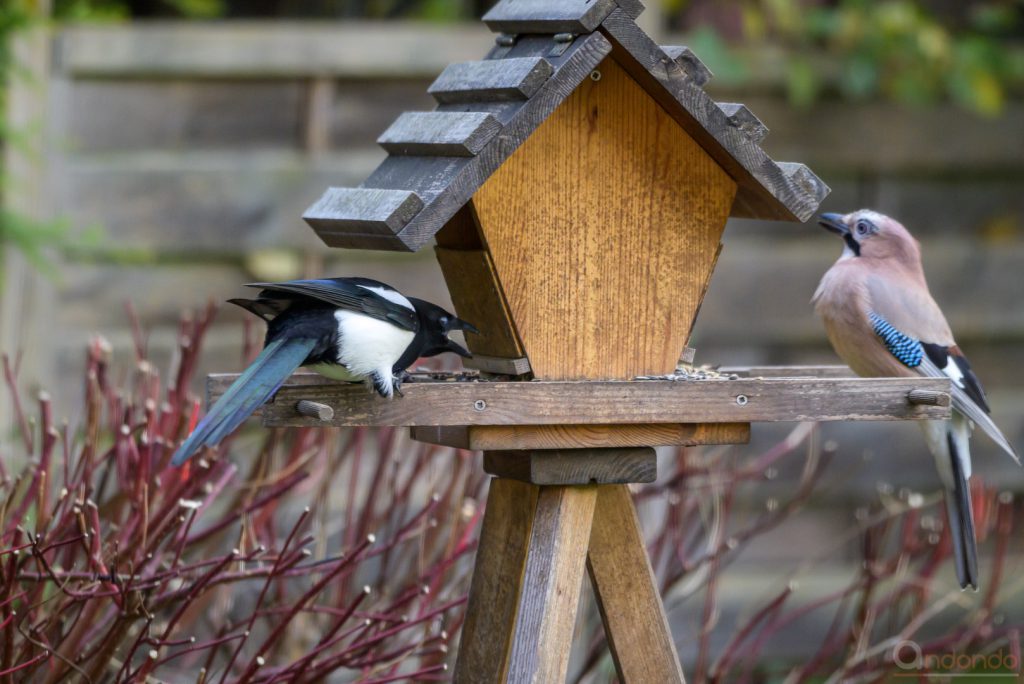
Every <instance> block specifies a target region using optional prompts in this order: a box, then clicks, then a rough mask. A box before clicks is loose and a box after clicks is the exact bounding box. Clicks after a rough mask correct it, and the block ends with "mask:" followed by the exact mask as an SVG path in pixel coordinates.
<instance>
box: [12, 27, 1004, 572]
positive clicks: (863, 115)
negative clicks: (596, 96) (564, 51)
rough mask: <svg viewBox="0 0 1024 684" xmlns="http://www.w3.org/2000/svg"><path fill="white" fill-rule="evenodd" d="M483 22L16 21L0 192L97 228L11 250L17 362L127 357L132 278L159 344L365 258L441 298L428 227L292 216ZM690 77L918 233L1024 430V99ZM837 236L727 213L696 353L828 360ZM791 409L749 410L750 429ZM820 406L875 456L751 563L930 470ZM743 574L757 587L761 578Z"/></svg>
mask: <svg viewBox="0 0 1024 684" xmlns="http://www.w3.org/2000/svg"><path fill="white" fill-rule="evenodd" d="M492 40H493V37H492V36H491V34H489V33H488V32H487V30H486V29H485V28H484V27H483V26H480V25H476V24H473V25H465V26H462V25H455V26H443V27H440V26H423V25H412V24H352V23H350V24H338V25H334V24H326V23H319V24H289V23H272V24H270V23H264V24H256V23H222V24H216V25H196V24H136V25H121V26H109V27H96V26H82V27H67V28H61V29H59V30H57V31H56V33H54V34H53V35H51V36H49V37H46V36H42V34H40V35H39V36H37V37H36V39H35V40H34V42H30V43H26V48H27V51H26V52H24V53H23V54H24V55H25V56H26V57H33V56H34V59H35V62H34V64H35V67H34V70H33V76H32V80H31V81H30V82H24V83H22V84H21V85H19V86H18V87H16V88H15V90H14V93H13V94H14V96H15V102H14V107H13V108H12V113H13V114H14V116H16V117H17V118H18V121H19V122H20V123H19V125H22V126H25V125H31V130H32V131H35V132H36V139H37V141H38V142H40V144H41V149H42V151H41V152H40V153H39V154H38V156H36V157H34V158H32V159H29V160H27V161H26V160H24V159H22V160H20V161H18V162H17V163H18V164H20V166H15V167H14V168H13V169H12V170H15V171H18V172H19V173H20V174H21V178H22V181H24V183H26V185H22V186H17V185H16V186H12V190H11V193H10V194H9V195H8V197H7V200H6V201H7V202H8V204H9V205H10V206H12V207H14V208H17V209H19V210H22V211H25V212H27V213H31V214H34V215H36V216H39V217H41V218H56V217H60V218H62V219H63V220H65V221H67V222H68V223H69V225H70V226H72V227H73V228H75V229H85V228H88V227H91V226H97V227H99V228H101V229H102V232H103V238H102V239H101V240H100V241H99V242H98V243H97V244H94V245H87V246H84V247H82V248H80V249H76V250H72V251H70V252H69V253H67V254H66V255H64V257H63V258H62V260H61V263H60V271H61V273H60V274H59V278H58V279H56V280H54V279H50V278H48V277H45V276H42V275H39V274H37V273H33V272H32V271H31V270H30V269H27V268H26V267H25V266H24V265H23V264H20V262H19V263H15V262H17V261H18V259H17V257H12V256H11V254H10V253H9V254H8V259H10V260H11V261H10V263H8V264H6V265H5V269H4V273H5V279H6V285H7V287H6V288H5V291H4V296H3V302H2V308H0V342H2V344H3V346H4V347H5V348H6V349H8V350H13V349H14V348H16V347H20V348H22V349H24V350H25V351H26V356H25V363H24V368H23V371H22V376H23V377H24V378H26V379H35V380H38V382H39V384H40V385H41V386H44V387H47V388H49V389H50V390H51V393H52V394H53V395H54V396H55V399H56V404H57V406H58V413H61V414H63V413H66V412H68V411H69V410H71V409H72V407H73V406H74V404H75V401H76V400H77V397H78V396H79V393H80V391H81V388H80V386H79V382H80V376H81V371H80V369H81V365H82V359H83V349H84V346H85V343H86V342H87V340H88V339H89V337H90V336H91V335H93V334H94V333H102V334H103V335H105V336H106V337H107V338H108V339H109V340H110V341H111V342H112V344H113V346H114V349H115V353H117V354H122V355H123V358H124V359H129V358H130V349H131V332H130V329H129V326H128V321H127V318H126V316H125V314H124V310H123V302H124V301H125V300H127V299H131V300H132V301H133V302H134V304H135V307H136V309H137V310H138V312H139V315H140V318H141V320H142V321H143V323H144V324H145V325H146V326H147V328H148V330H149V332H150V336H149V344H150V348H151V351H152V356H153V358H155V359H156V360H157V361H158V362H159V363H167V362H168V358H169V355H170V350H171V348H172V347H173V344H174V337H175V330H176V325H175V324H176V321H177V318H178V316H179V314H180V312H181V311H182V310H183V309H187V308H196V307H199V306H202V305H203V304H204V303H205V302H206V300H207V299H208V298H213V299H216V300H224V299H227V298H228V297H232V296H238V295H239V294H241V293H242V289H241V287H240V284H241V283H244V282H248V281H251V280H257V279H269V278H287V277H294V276H298V275H301V274H321V273H323V274H328V275H343V274H347V275H355V274H360V275H367V276H370V277H377V278H380V279H382V280H385V281H388V282H391V283H393V284H394V285H396V286H397V287H399V288H400V289H407V290H414V291H418V292H421V293H423V294H424V296H426V297H427V298H430V299H435V300H438V301H440V302H445V301H446V300H447V294H446V293H445V290H444V285H443V282H442V280H441V277H440V272H439V270H438V268H437V266H436V263H435V261H434V258H433V255H432V254H431V252H430V250H424V251H423V252H421V253H419V254H416V255H405V254H391V253H368V252H358V253H355V252H353V253H347V252H344V251H340V250H328V249H326V248H325V247H323V246H322V245H321V244H319V242H318V240H317V239H316V238H315V236H314V235H313V233H312V231H311V230H309V229H308V228H307V227H306V226H305V225H304V224H303V222H302V221H301V218H300V215H301V213H302V211H303V209H304V208H305V207H306V206H307V205H308V204H309V203H311V202H312V201H313V200H314V199H316V198H317V197H318V196H319V195H320V193H321V192H322V190H323V188H324V187H326V186H328V185H331V184H337V185H353V184H357V183H359V182H360V181H361V180H362V179H363V178H364V177H365V176H366V175H367V174H368V173H369V172H370V171H371V170H372V169H373V168H374V167H375V165H376V164H377V162H378V161H379V160H380V159H381V158H382V157H383V153H382V151H381V150H380V149H378V148H377V146H376V145H375V144H374V140H375V139H376V137H377V135H378V134H379V133H380V132H381V131H383V130H384V129H385V128H386V127H387V125H388V124H389V123H390V122H391V121H392V119H393V118H394V116H396V115H397V114H398V113H399V112H401V111H403V110H407V109H416V108H422V109H429V108H431V107H432V106H433V102H432V100H431V98H430V97H429V96H427V94H426V87H427V85H428V84H429V82H430V81H431V80H432V79H433V77H434V76H435V75H436V74H437V73H439V72H440V71H441V69H442V68H443V67H444V65H446V64H447V63H449V62H452V61H461V60H473V59H478V58H479V57H480V56H481V55H483V54H484V53H485V52H486V50H487V49H488V47H489V45H491V43H492ZM661 42H663V43H667V44H679V43H680V42H681V41H680V40H679V39H678V38H673V37H671V36H668V37H665V38H664V39H663V40H662V41H661ZM764 61H765V62H767V60H764ZM708 87H709V89H711V90H713V91H714V95H715V98H716V99H717V100H720V101H729V100H736V101H742V102H744V103H746V104H747V105H748V106H749V107H750V108H751V109H752V110H753V111H754V113H756V114H757V115H759V116H760V117H761V118H762V119H763V120H764V122H765V123H766V124H767V125H768V127H769V128H770V129H771V132H770V134H769V136H768V138H767V139H766V140H765V143H764V145H765V147H766V149H767V151H768V152H769V153H770V154H771V155H772V156H773V157H775V158H779V159H790V160H793V161H800V162H804V163H806V164H809V165H810V166H811V167H812V168H813V169H814V170H815V171H816V172H817V173H818V174H819V175H821V176H822V178H824V179H825V180H826V182H828V183H829V184H830V185H831V186H832V187H833V194H832V196H831V197H830V198H829V199H828V200H826V203H825V206H824V207H823V209H824V210H828V211H844V210H849V209H852V208H856V207H861V206H872V207H875V208H878V209H880V210H882V211H886V212H889V213H892V214H894V215H896V216H899V217H900V218H902V219H903V220H904V222H905V223H907V225H908V226H909V227H910V228H911V229H912V230H913V231H914V232H915V233H916V234H917V235H918V236H919V237H920V238H921V239H922V241H923V243H924V255H925V260H926V268H927V270H928V273H929V275H930V280H931V284H932V289H933V291H934V293H935V295H936V297H937V298H938V300H939V301H940V303H941V304H942V305H943V306H944V308H945V310H946V311H947V313H948V314H949V317H950V319H951V323H952V325H953V327H954V329H955V330H957V331H958V333H959V342H960V344H961V346H962V347H963V348H964V349H965V350H966V352H967V353H968V354H969V355H970V356H971V357H972V359H973V360H974V362H975V366H976V369H977V370H978V372H979V374H980V376H981V377H982V379H983V380H984V381H985V383H986V385H987V386H988V387H989V389H990V398H991V399H992V403H993V406H994V408H995V411H996V417H997V420H998V421H999V422H1000V423H1001V424H1002V425H1003V426H1005V428H1006V431H1007V434H1008V435H1010V438H1011V441H1014V442H1015V443H1016V444H1017V445H1024V418H1022V415H1024V296H1022V295H1024V126H1022V125H1021V123H1020V122H1021V121H1024V102H1021V101H1014V102H1011V104H1010V105H1009V106H1008V108H1007V110H1006V111H1005V113H1004V114H1003V115H1002V116H1001V117H1000V118H998V119H991V120H989V119H981V118H977V117H975V116H973V115H971V114H968V113H965V112H963V111H961V110H958V109H956V108H954V107H953V106H951V105H944V106H939V107H935V108H930V109H924V110H911V109H902V108H899V107H897V106H895V105H891V104H885V103H867V104H863V105H853V104H850V103H848V102H841V101H837V100H828V101H825V102H823V103H821V104H819V105H816V106H815V107H813V108H810V109H794V108H792V107H790V106H789V105H788V104H787V102H786V100H785V97H784V95H783V92H782V88H781V85H780V79H779V74H776V73H772V72H771V70H770V68H766V69H765V71H764V73H761V74H759V75H758V76H757V78H756V79H755V81H754V82H753V83H752V84H751V85H749V86H748V87H745V88H744V89H743V90H742V92H739V91H735V90H731V89H730V86H729V85H728V84H724V85H723V84H716V83H715V82H714V81H712V83H711V84H710V85H709V86H708ZM839 250H840V247H839V245H838V244H837V242H836V241H835V240H834V239H833V238H831V237H830V236H828V235H826V234H824V233H823V232H822V231H820V230H818V229H817V228H816V227H815V226H814V225H813V224H809V225H792V224H773V223H764V222H752V221H733V222H731V223H730V225H729V228H728V229H727V231H726V235H725V249H724V250H723V253H722V256H721V259H720V261H719V266H718V270H717V272H716V275H715V277H714V279H713V280H712V283H711V288H710V290H709V293H708V296H707V298H706V300H705V302H704V305H703V308H702V311H701V315H700V318H699V320H698V323H697V331H696V334H695V338H694V340H693V341H692V345H693V346H695V347H696V348H697V361H698V362H701V363H723V364H727V365H764V364H787V365H788V364H807V363H834V362H835V357H834V356H833V355H832V354H831V352H830V351H829V349H828V347H827V344H826V341H825V337H824V334H823V331H822V329H821V326H820V324H819V322H818V321H817V320H815V318H814V315H813V312H812V310H811V307H810V304H809V299H810V297H811V294H812V292H813V291H814V288H815V286H816V284H817V281H818V279H819V278H820V276H821V274H822V273H823V272H824V271H825V270H826V269H827V268H828V266H829V265H830V264H831V262H832V261H833V260H834V259H835V257H836V256H837V255H838V252H839ZM685 266H686V265H685V264H680V267H681V268H685ZM241 316H242V313H241V312H240V311H230V310H228V309H227V308H225V309H224V310H223V311H222V314H221V316H220V318H219V323H218V325H217V326H216V328H215V330H214V331H213V334H212V335H211V338H210V345H209V348H208V350H207V351H208V353H207V354H206V357H205V364H206V367H205V369H204V371H211V372H212V371H234V370H237V369H238V368H239V363H240V358H239V357H240V347H241V327H240V325H239V321H240V320H241ZM197 389H199V388H197ZM0 413H3V409H2V406H0ZM72 418H73V419H74V418H77V417H76V416H74V415H72ZM784 430H785V428H784V427H780V426H774V427H771V426H764V427H759V428H757V429H755V431H754V444H753V445H752V446H751V449H758V448H759V447H761V446H764V445H765V444H768V443H770V442H771V441H772V440H774V439H776V438H778V437H779V436H780V434H782V431H784ZM823 430H824V431H825V436H826V437H829V438H833V439H835V440H836V441H837V443H838V445H839V457H840V458H842V457H844V456H848V457H850V458H851V459H853V458H860V457H861V456H863V455H864V454H865V453H868V452H876V453H877V454H879V455H882V456H884V457H885V458H875V459H874V460H873V462H872V463H870V464H868V465H865V466H864V467H861V468H859V469H855V473H854V475H852V476H851V477H850V478H849V481H848V486H847V491H846V492H845V493H844V496H843V497H841V499H844V501H843V500H839V499H837V498H836V497H834V496H832V495H830V498H829V500H828V501H827V502H823V508H822V509H821V511H820V515H818V516H817V518H816V522H815V524H814V525H813V527H808V528H807V529H806V530H803V532H802V534H801V535H800V539H799V540H794V539H792V538H788V539H784V540H782V541H781V542H778V543H777V542H773V541H771V540H766V541H765V542H764V543H762V544H761V545H760V546H758V547H757V548H756V549H754V550H752V551H751V552H749V553H752V554H753V558H755V559H760V561H761V562H762V563H767V564H770V563H771V562H772V561H773V559H775V560H779V561H781V562H782V563H781V564H782V565H783V566H786V567H789V566H791V565H792V556H793V554H798V553H800V550H799V549H800V548H806V549H808V550H809V551H808V552H809V553H810V552H811V551H812V550H813V549H815V548H824V547H825V545H826V544H827V543H828V540H830V539H833V538H836V537H837V535H839V534H841V532H842V531H843V530H845V529H848V526H849V523H850V520H852V517H851V516H852V513H851V511H852V509H853V508H854V507H855V506H857V505H862V504H863V503H864V502H865V501H866V500H867V499H868V498H869V497H873V495H874V487H875V485H876V482H877V481H879V480H888V481H890V482H893V483H895V484H897V485H907V486H911V487H916V486H920V487H927V488H932V487H934V486H935V483H936V479H935V475H934V472H933V469H932V467H931V465H930V461H929V459H928V457H927V456H926V455H925V453H924V446H923V443H922V441H921V439H920V435H919V433H918V431H917V430H916V428H915V427H914V426H912V425H891V424H887V425H873V424H867V423H856V424H848V425H840V424H832V425H829V426H827V427H826V428H823ZM976 444H977V447H976V452H977V453H978V455H979V459H978V460H979V465H978V467H977V468H976V469H977V471H978V472H980V473H982V474H983V475H984V476H985V477H987V478H989V479H990V480H991V481H997V482H1001V483H1002V484H1003V485H1004V486H1007V487H1010V488H1014V489H1018V490H1020V489H1024V486H1021V485H1024V477H1022V476H1021V471H1020V470H1019V469H1017V468H1016V467H1015V466H1012V465H1011V464H1009V463H1008V461H1007V459H1004V458H1002V457H1001V456H997V455H996V453H995V451H994V449H992V448H991V446H990V445H989V444H988V443H987V442H986V440H985V439H984V438H983V437H979V438H978V439H977V440H976ZM879 445H884V447H883V446H879ZM990 457H991V458H990ZM791 483H792V481H791V480H787V479H786V478H785V477H784V476H783V477H782V478H780V480H779V481H778V482H775V483H765V484H764V485H763V486H762V487H760V490H759V491H760V493H761V496H762V497H763V498H765V499H767V498H768V497H772V496H779V495H785V494H786V493H787V488H788V487H790V486H791ZM750 505H751V506H757V505H759V503H758V502H757V501H752V502H750ZM837 560H840V561H841V560H842V559H837ZM763 567H764V566H760V565H759V566H758V573H763V572H764V570H763ZM747 579H749V581H750V583H752V584H750V587H749V590H750V591H754V590H757V591H760V589H759V587H760V586H762V583H763V581H764V577H763V576H761V575H759V576H758V577H750V578H747ZM746 581H747V580H745V579H743V578H742V577H740V578H739V579H737V580H736V582H738V583H739V584H738V585H737V586H740V585H742V586H747V585H746V584H744V582H746Z"/></svg>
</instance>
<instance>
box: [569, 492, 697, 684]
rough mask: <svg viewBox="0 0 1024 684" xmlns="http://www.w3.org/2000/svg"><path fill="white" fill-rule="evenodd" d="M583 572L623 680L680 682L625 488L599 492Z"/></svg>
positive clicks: (680, 674) (662, 610) (661, 607)
mask: <svg viewBox="0 0 1024 684" xmlns="http://www.w3.org/2000/svg"><path fill="white" fill-rule="evenodd" d="M587 570H588V572H589V573H590V580H591V582H592V583H593V585H594V593H595V594H596V596H597V605H598V608H599V609H600V612H601V620H602V621H603V622H604V631H605V635H606V636H607V637H608V645H609V647H610V648H611V651H612V658H613V659H614V660H615V669H616V671H617V672H618V674H619V679H620V680H621V681H622V682H658V684H671V683H678V684H682V682H683V670H682V667H681V666H680V664H679V655H678V653H677V652H676V648H675V644H674V642H673V640H672V633H671V631H670V630H669V626H668V619H667V618H666V616H665V607H664V605H663V604H662V601H661V596H660V595H659V592H658V585H657V582H656V580H655V578H654V571H653V570H652V569H651V563H650V560H648V558H647V548H646V546H645V545H644V538H643V533H642V532H641V530H640V521H639V519H638V518H637V514H636V508H635V507H634V506H633V499H632V497H630V494H629V489H628V488H627V487H626V486H625V485H607V486H603V487H599V488H598V497H597V511H596V512H595V514H594V524H593V528H592V529H591V532H590V550H589V551H588V554H587Z"/></svg>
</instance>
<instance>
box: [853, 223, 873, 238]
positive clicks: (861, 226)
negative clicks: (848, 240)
mask: <svg viewBox="0 0 1024 684" xmlns="http://www.w3.org/2000/svg"><path fill="white" fill-rule="evenodd" d="M855 229H856V231H857V235H867V234H868V233H871V232H873V231H874V229H875V227H874V225H872V223H871V221H868V220H867V219H861V220H859V221H857V226H856V228H855Z"/></svg>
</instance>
